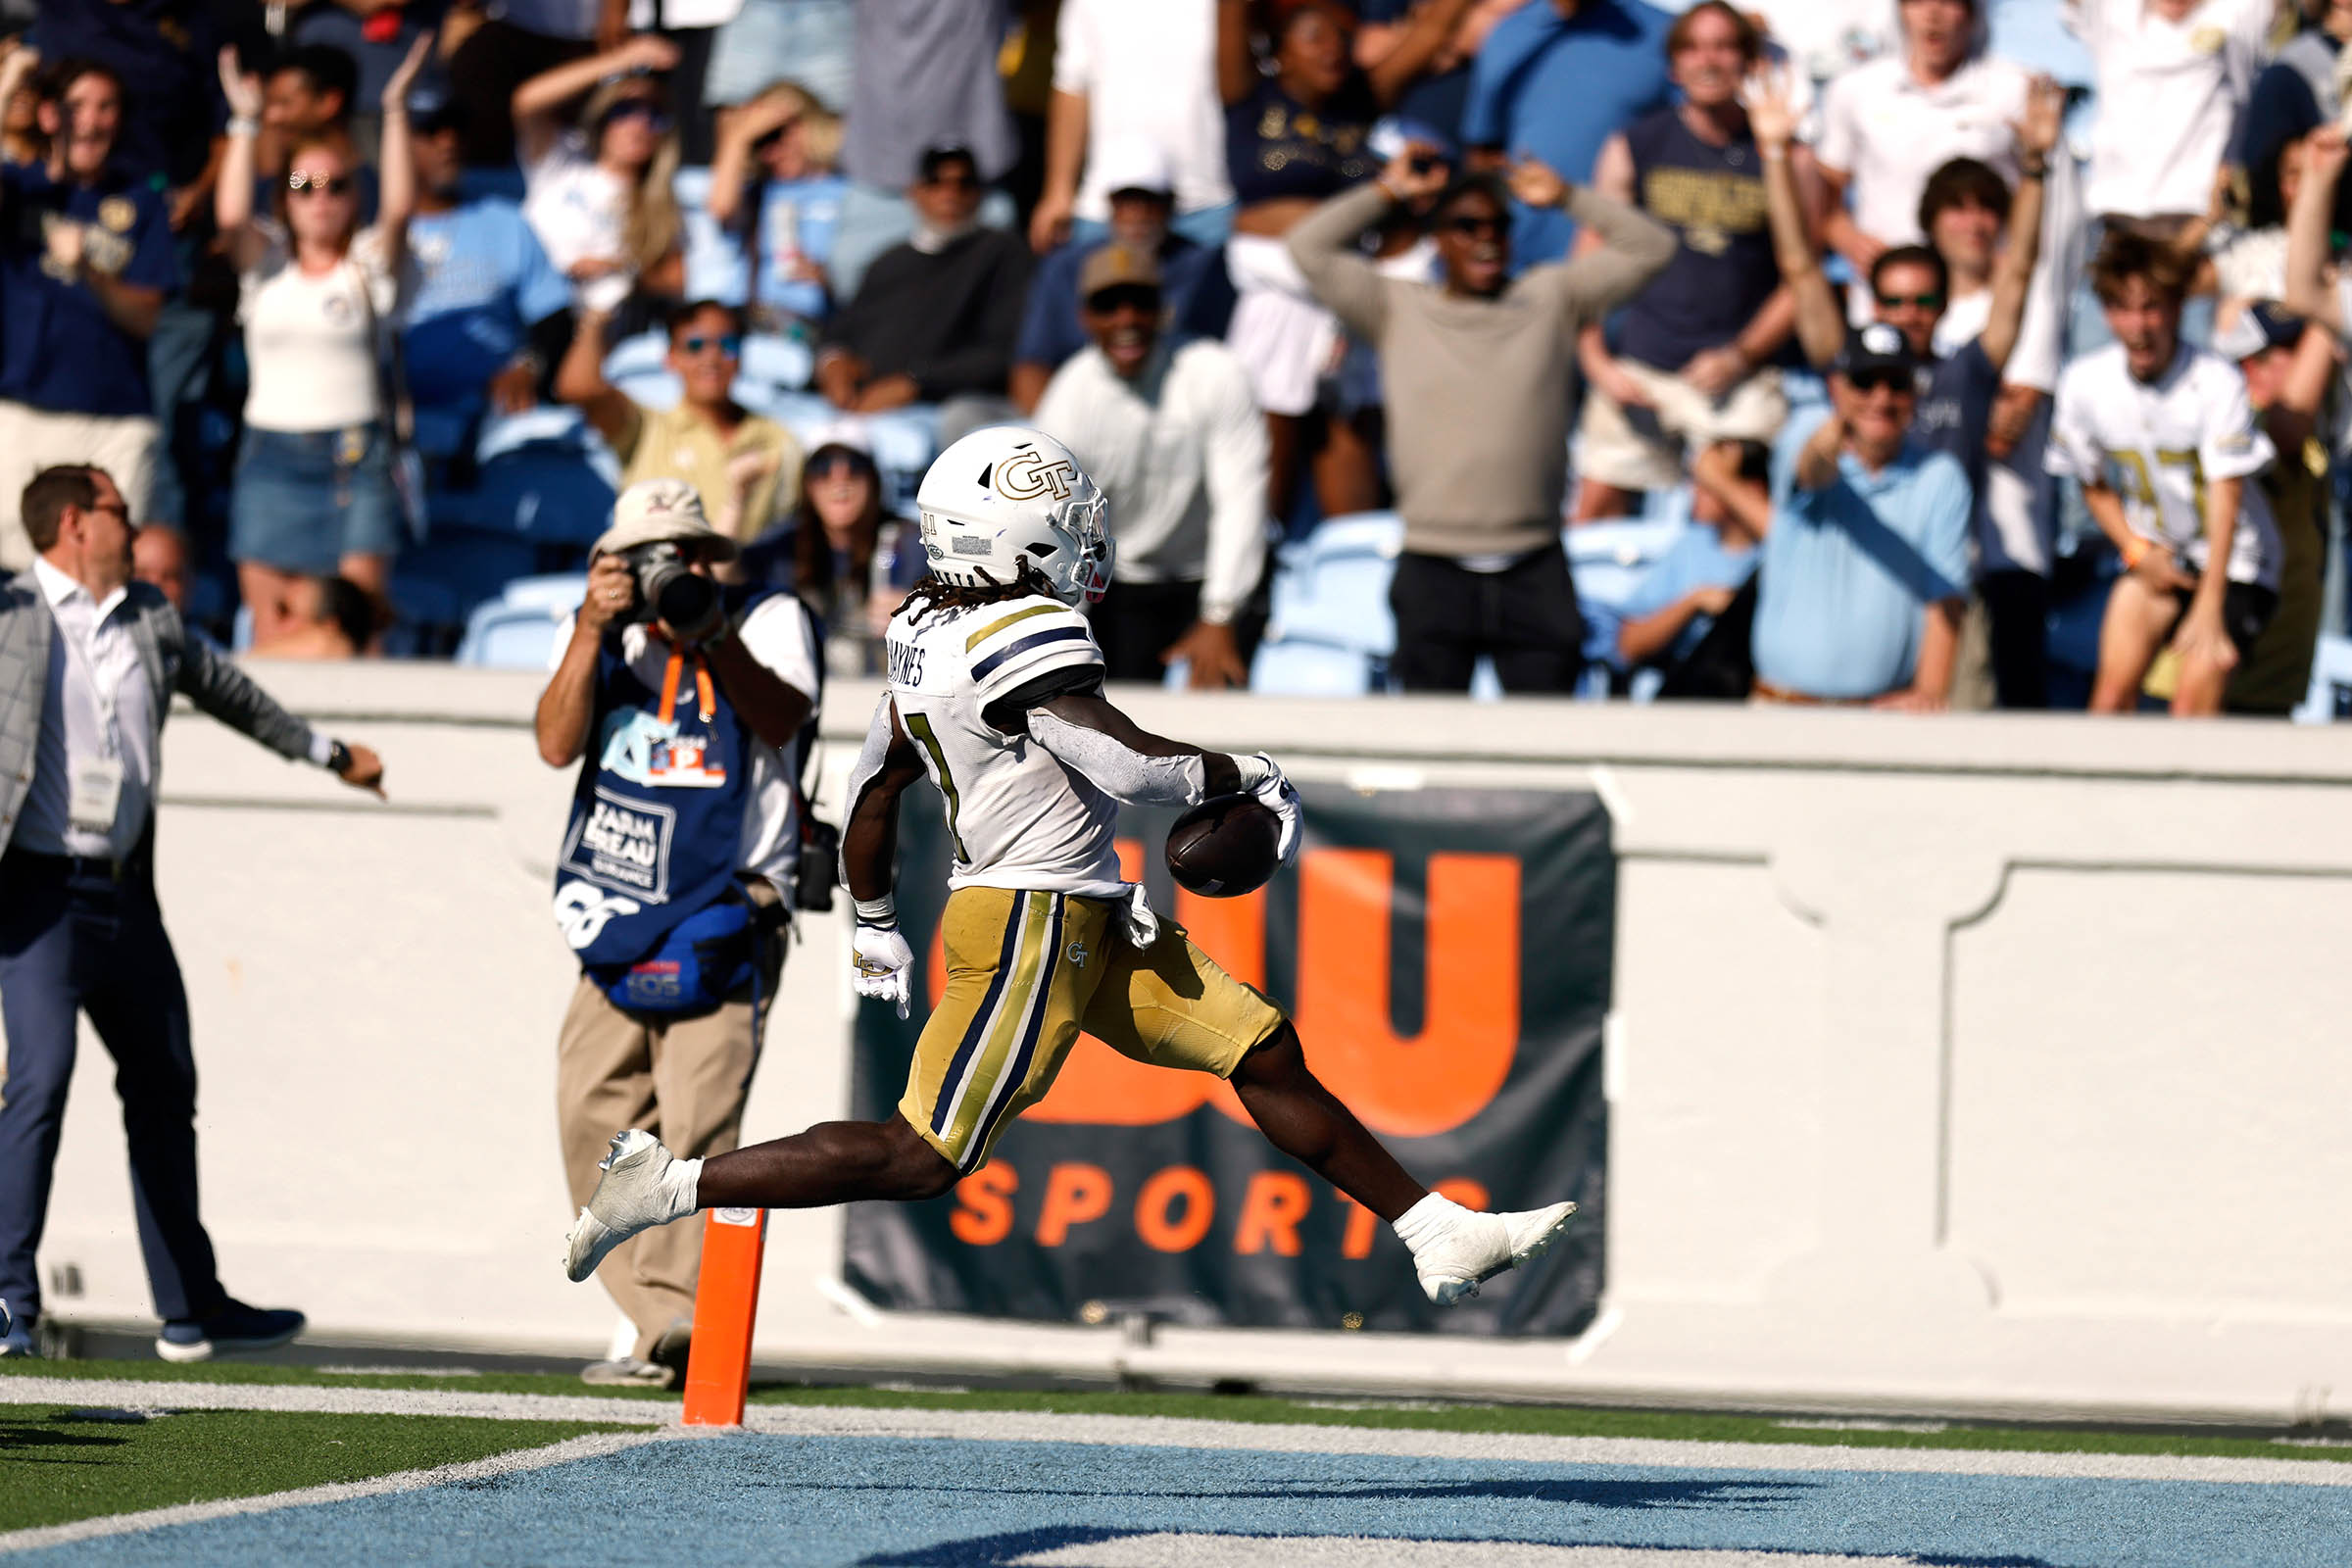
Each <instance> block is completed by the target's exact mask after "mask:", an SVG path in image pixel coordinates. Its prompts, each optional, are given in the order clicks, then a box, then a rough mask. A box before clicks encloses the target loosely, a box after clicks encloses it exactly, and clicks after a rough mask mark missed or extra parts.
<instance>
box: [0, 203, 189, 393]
mask: <svg viewBox="0 0 2352 1568" xmlns="http://www.w3.org/2000/svg"><path fill="white" fill-rule="evenodd" d="M0 212H4V214H5V216H4V218H0V398H6V399H7V400H9V401H10V402H12V403H24V404H28V405H30V406H31V407H33V408H36V409H43V410H47V411H48V412H50V413H53V414H95V415H102V416H106V417H123V416H126V415H147V414H153V413H154V412H155V400H154V398H153V397H152V396H151V395H150V394H149V392H148V389H147V344H146V343H145V341H144V340H142V339H139V338H135V337H132V336H131V335H130V334H129V333H127V332H125V331H123V329H122V328H121V327H120V326H117V325H116V324H115V322H114V319H113V318H111V317H109V316H108V315H107V314H106V308H105V307H104V306H103V305H101V304H99V303H98V296H97V295H96V294H95V293H93V292H92V291H91V289H90V286H89V285H88V284H87V283H85V282H80V281H74V280H69V279H67V278H63V277H60V276H58V275H57V270H56V269H55V268H54V267H53V266H52V265H51V263H50V260H49V253H48V248H47V244H46V242H45V241H44V239H43V237H42V236H43V233H44V231H45V227H46V225H47V223H48V222H50V221H54V218H67V219H73V220H77V221H81V222H83V223H86V224H88V225H89V227H90V229H91V235H90V237H89V239H88V240H87V241H85V244H84V254H85V256H89V255H91V254H93V253H94V252H95V251H98V250H104V249H108V248H112V247H111V246H110V244H109V242H110V241H112V242H115V243H116V244H119V245H121V246H125V247H127V251H128V254H127V256H126V258H125V259H124V261H123V266H122V268H121V269H120V270H119V271H117V273H116V275H117V276H118V277H119V278H121V279H122V281H123V282H125V283H131V284H135V285H137V286H139V287H142V288H154V289H162V290H163V291H164V292H166V293H167V294H169V293H170V292H171V291H172V289H173V288H175V287H176V286H178V283H179V262H178V259H177V257H176V256H175V255H174V253H173V250H172V221H171V217H170V215H169V214H168V213H166V212H165V210H164V203H163V198H162V197H160V196H158V195H156V194H155V192H154V191H153V190H151V189H149V188H148V187H147V186H146V185H145V184H143V183H133V182H132V181H131V180H129V179H128V178H126V177H124V176H123V175H121V174H118V173H115V172H111V171H110V172H108V173H107V174H106V175H104V176H102V177H101V178H100V179H99V180H98V181H97V182H96V183H95V184H90V185H77V184H61V183H59V182H58V181H56V180H53V179H51V178H50V177H49V171H48V169H47V167H46V166H44V165H39V164H9V165H7V166H5V167H0Z"/></svg>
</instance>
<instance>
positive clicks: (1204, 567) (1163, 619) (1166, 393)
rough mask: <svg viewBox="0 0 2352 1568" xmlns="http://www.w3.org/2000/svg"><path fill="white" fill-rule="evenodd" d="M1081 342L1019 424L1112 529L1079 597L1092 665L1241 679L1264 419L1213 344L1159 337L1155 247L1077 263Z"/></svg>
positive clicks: (1144, 676)
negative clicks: (1045, 441) (1054, 451)
mask: <svg viewBox="0 0 2352 1568" xmlns="http://www.w3.org/2000/svg"><path fill="white" fill-rule="evenodd" d="M1078 297H1079V300H1080V303H1081V310H1080V318H1081V319H1082V320H1083V321H1084V322H1085V325H1086V330H1087V335H1088V336H1089V337H1091V338H1093V339H1094V340H1095V341H1094V346H1093V347H1092V348H1088V349H1084V350H1081V351H1080V352H1079V353H1078V354H1077V355H1075V356H1073V357H1072V358H1071V359H1070V360H1069V361H1068V362H1067V363H1065V364H1064V365H1063V366H1062V367H1061V368H1060V369H1059V370H1056V371H1055V372H1054V379H1053V380H1052V381H1050V382H1048V383H1047V385H1046V393H1045V396H1044V397H1043V398H1041V399H1040V400H1039V401H1038V405H1037V413H1036V415H1035V416H1034V417H1033V420H1032V422H1033V423H1035V424H1036V426H1037V427H1038V428H1039V429H1041V430H1043V431H1045V432H1046V433H1047V434H1049V435H1051V436H1053V437H1054V438H1055V439H1056V440H1058V441H1060V442H1061V443H1062V445H1064V446H1066V447H1068V448H1069V449H1070V451H1071V452H1073V453H1074V454H1076V455H1077V458H1078V461H1079V462H1080V463H1081V464H1082V465H1084V466H1085V467H1086V471H1087V472H1088V473H1090V474H1092V475H1094V478H1095V482H1096V483H1097V484H1099V485H1101V486H1102V487H1103V494H1104V495H1105V496H1107V497H1109V499H1110V523H1109V525H1110V533H1111V537H1112V538H1113V539H1115V540H1116V541H1117V542H1118V554H1117V556H1116V558H1115V564H1114V565H1113V567H1112V580H1111V585H1110V591H1109V592H1108V593H1106V594H1104V595H1103V602H1102V603H1101V604H1100V605H1097V606H1096V607H1095V611H1094V616H1093V619H1094V625H1095V638H1096V640H1097V641H1098V642H1100V643H1101V644H1102V646H1103V662H1104V673H1105V678H1107V679H1110V680H1142V681H1156V680H1158V679H1159V678H1160V676H1161V674H1162V672H1163V670H1164V668H1165V666H1166V665H1169V664H1172V663H1174V662H1177V661H1178V660H1184V661H1186V662H1188V665H1189V679H1190V681H1191V683H1192V685H1194V686H1195V687H1197V688H1212V689H1213V688H1216V687H1222V686H1246V685H1248V684H1249V681H1250V657H1249V656H1250V647H1249V646H1248V645H1250V644H1253V643H1254V642H1255V641H1256V638H1255V635H1254V630H1255V627H1254V624H1245V622H1250V623H1254V622H1255V621H1256V620H1257V617H1255V616H1251V615H1249V614H1248V613H1247V607H1248V604H1249V600H1250V593H1251V591H1252V590H1253V589H1255V588H1256V586H1257V579H1258V575H1259V573H1260V572H1261V571H1262V570H1263V569H1264V567H1265V556H1266V421H1265V419H1264V418H1263V417H1261V416H1260V415H1259V413H1258V409H1257V405H1256V403H1255V401H1254V400H1253V399H1252V398H1251V397H1250V377H1249V373H1248V372H1247V371H1246V370H1245V369H1243V368H1242V363H1241V361H1240V360H1238V359H1236V358H1235V357H1234V354H1233V351H1232V350H1230V349H1228V348H1227V347H1226V346H1225V345H1224V344H1222V343H1218V342H1213V341H1210V340H1208V339H1205V338H1199V339H1191V340H1178V339H1175V338H1163V336H1162V334H1161V329H1160V313H1161V305H1162V300H1163V294H1162V290H1161V287H1160V271H1159V262H1158V260H1157V259H1156V258H1155V257H1152V256H1150V255H1147V254H1145V253H1143V252H1139V251H1131V250H1126V249H1124V248H1122V247H1119V246H1116V245H1113V246H1107V247H1105V248H1103V250H1100V251H1097V252H1096V253H1095V254H1094V255H1092V256H1090V257H1088V258H1087V262H1086V267H1085V270H1083V271H1082V272H1081V273H1080V274H1079V279H1078Z"/></svg>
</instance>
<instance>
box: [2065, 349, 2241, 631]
mask: <svg viewBox="0 0 2352 1568" xmlns="http://www.w3.org/2000/svg"><path fill="white" fill-rule="evenodd" d="M2277 457H2278V453H2277V451H2276V450H2275V449H2274V448H2273V447H2272V445H2271V438H2270V437H2269V436H2268V435H2266V434H2264V433H2263V428H2262V425H2261V424H2260V423H2259V422H2258V421H2257V420H2256V419H2255V417H2254V407H2253V404H2252V403H2251V402H2250V401H2249V400H2248V399H2247V396H2246V380H2245V377H2244V376H2243V375H2241V374H2239V373H2238V368H2237V367H2236V366H2234V365H2231V364H2230V363H2229V361H2228V360H2225V359H2222V358H2221V357H2220V356H2218V355H2214V354H2209V353H2207V352H2205V351H2204V350H2202V349H2196V348H2191V347H2190V346H2189V345H2187V344H2185V343H2183V344H2182V345H2180V351H2179V352H2178V353H2177V354H2175V355H2174V357H2173V363H2172V364H2171V365H2170V366H2169V367H2167V368H2166V369H2165V372H2164V373H2163V374H2162V375H2160V376H2158V377H2157V378H2156V379H2155V380H2153V381H2142V380H2140V379H2139V378H2138V377H2136V376H2134V375H2133V374H2132V373H2131V365H2130V362H2129V361H2128V360H2127V359H2126V358H2125V355H2124V346H2123V345H2122V344H2121V343H2110V344H2108V345H2107V346H2106V347H2105V348H2101V349H2096V350H2093V351H2092V352H2091V353H2089V354H2086V355H2084V356H2083V357H2082V358H2081V359H2079V360H2077V361H2075V362H2074V363H2073V364H2072V365H2069V366H2068V367H2067V368H2066V369H2065V370H2064V371H2063V372H2062V373H2061V374H2060V376H2059V378H2058V397H2057V405H2056V409H2055V411H2054V412H2053V414H2052V415H2051V418H2050V444H2049V451H2048V456H2047V459H2046V464H2047V466H2048V467H2049V470H2050V471H2051V472H2052V473H2056V474H2071V475H2072V476H2074V477H2075V478H2077V479H2080V480H2082V482H2083V483H2085V484H2093V483H2103V484H2105V485H2107V486H2109V487H2110V488H2112V489H2113V490H2114V491H2115V492H2116V494H2117V495H2118V496H2120V497H2121V498H2122V499H2123V503H2124V518H2125V520H2126V521H2127V522H2129V523H2130V524H2131V531H2132V532H2133V533H2135V534H2138V535H2139V536H2140V537H2141V538H2143V539H2148V540H2152V541H2154V542H2155V543H2157V544H2161V545H2163V546H2165V547H2166V548H2167V549H2169V550H2171V551H2172V552H2173V554H2174V555H2175V556H2176V557H2178V558H2179V559H2180V560H2181V561H2182V562H2184V563H2185V564H2187V566H2188V567H2189V569H2191V570H2193V571H2199V572H2201V571H2203V570H2204V569H2205V568H2206V565H2207V564H2208V563H2207V559H2206V558H2207V557H2208V555H2209V554H2210V553H2211V552H2210V551H2209V549H2208V548H2207V546H2208V541H2207V539H2206V537H2205V522H2206V517H2205V500H2206V498H2205V488H2206V486H2207V485H2208V484H2209V483H2211V482H2212V481H2213V480H2215V479H2245V480H2248V481H2251V480H2252V479H2253V477H2254V476H2255V475H2257V474H2259V473H2261V472H2262V470H2263V469H2265V468H2267V467H2269V466H2271V464H2272V463H2273V462H2274V461H2275V460H2276V459H2277ZM2279 559H2280V550H2279V543H2278V522H2277V521H2276V519H2274V518H2273V516H2272V515H2271V504H2270V499H2269V497H2268V496H2266V495H2265V494H2264V493H2263V489H2262V486H2261V485H2259V484H2255V483H2252V482H2249V483H2247V484H2246V485H2245V487H2244V488H2243V490H2242V491H2241V492H2240V496H2239V500H2238V510H2237V527H2236V530H2235V532H2234V533H2233V534H2232V535H2231V536H2230V540H2229V560H2228V561H2226V562H2223V563H2222V567H2223V569H2224V570H2225V571H2226V572H2227V573H2228V574H2229V580H2230V581H2231V582H2250V583H2256V584H2259V585H2261V586H2262V587H2265V588H2272V589H2276V588H2277V587H2278V563H2279Z"/></svg>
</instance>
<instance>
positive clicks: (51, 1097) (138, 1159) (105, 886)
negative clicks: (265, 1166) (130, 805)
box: [0, 851, 226, 1319]
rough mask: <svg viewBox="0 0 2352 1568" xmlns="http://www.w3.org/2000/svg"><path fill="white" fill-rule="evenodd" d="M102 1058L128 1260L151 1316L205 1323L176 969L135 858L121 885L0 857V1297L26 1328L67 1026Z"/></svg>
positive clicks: (36, 861)
mask: <svg viewBox="0 0 2352 1568" xmlns="http://www.w3.org/2000/svg"><path fill="white" fill-rule="evenodd" d="M77 1012H86V1013H88V1014H89V1015H90V1023H91V1025H92V1026H93V1027H94V1028H95V1029H96V1030H97V1031H98V1038H99V1039H100V1040H102V1041H104V1042H105V1044H106V1049H107V1051H108V1053H109V1054H112V1055H113V1056H114V1058H115V1093H116V1094H117V1095H119V1096H121V1097H122V1101H123V1133H124V1135H125V1137H126V1138H127V1139H128V1141H129V1145H130V1185H131V1195H132V1199H133V1203H134V1206H135V1207H136V1210H137V1213H138V1225H139V1248H140V1250H141V1251H142V1252H143V1253H145V1255H146V1259H147V1281H148V1285H149V1287H150V1288H151V1289H152V1290H153V1292H154V1294H155V1310H156V1315H157V1316H159V1317H162V1318H165V1319H173V1318H204V1317H209V1316H211V1315H212V1314H213V1313H215V1312H217V1311H219V1310H220V1309H221V1303H222V1302H223V1301H224V1300H225V1299H226V1298H225V1296H224V1295H223V1294H222V1292H221V1282H220V1280H219V1278H218V1277H217V1276H216V1274H215V1272H214V1266H213V1244H212V1239H211V1238H210V1237H208V1236H206V1235H205V1233H204V1224H203V1222H202V1221H201V1220H200V1219H198V1218H197V1212H196V1057H195V1054H194V1053H193V1051H192V1050H191V1049H190V1046H189V1042H188V999H187V993H186V991H185V990H184V989H182V987H181V985H180V982H179V960H178V959H177V958H175V957H174V956H172V940H171V938H169V937H167V936H166V935H165V934H164V919H163V912H162V910H160V909H159V908H158V907H156V902H155V880H154V875H153V872H152V870H151V867H150V864H149V862H148V861H147V859H146V858H145V857H144V856H142V857H140V858H137V859H135V860H133V861H132V862H131V863H130V865H129V866H128V867H126V868H125V870H124V872H123V876H122V879H121V880H119V881H118V880H117V879H116V878H115V877H113V876H111V875H109V874H108V872H107V870H106V869H105V868H104V867H103V866H93V865H91V864H90V863H89V862H86V861H85V862H75V861H69V860H65V859H62V858H54V857H49V856H39V855H29V854H26V853H24V852H22V851H12V852H10V853H8V854H7V855H5V856H0V1033H4V1034H5V1036H6V1038H7V1045H8V1077H7V1079H6V1081H5V1082H0V1299H6V1300H7V1302H8V1303H9V1306H10V1307H11V1308H12V1309H13V1310H15V1311H17V1312H20V1313H26V1314H33V1313H38V1312H39V1310H40V1303H41V1282H40V1277H39V1275H38V1274H37V1273H36V1272H35V1270H34V1266H33V1253H34V1251H35V1250H37V1249H38V1248H39V1246H40V1243H41V1228H42V1224H43V1222H44V1221H45V1220H46V1218H47V1215H48V1208H49V1186H50V1177H51V1172H52V1170H53V1168H54V1167H55V1165H56V1163H57V1142H58V1135H59V1132H60V1130H61V1129H62V1128H63V1126H64V1124H65V1114H66V1089H67V1086H68V1085H69V1084H70V1083H71V1082H72V1081H73V1053H74V1039H75V1033H74V1031H75V1017H74V1015H75V1014H76V1013H77Z"/></svg>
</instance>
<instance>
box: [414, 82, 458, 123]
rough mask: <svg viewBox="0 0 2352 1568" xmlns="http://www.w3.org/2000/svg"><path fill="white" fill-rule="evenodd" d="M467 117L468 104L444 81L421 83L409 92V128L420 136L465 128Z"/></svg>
mask: <svg viewBox="0 0 2352 1568" xmlns="http://www.w3.org/2000/svg"><path fill="white" fill-rule="evenodd" d="M466 119H467V116H466V105H465V104H464V103H463V102H461V101H460V100H459V98H458V95H457V94H456V93H454V92H452V91H450V90H449V88H448V86H447V85H445V84H443V83H440V82H425V83H421V84H419V85H418V86H417V87H415V88H412V89H411V90H410V92H409V128H410V129H411V130H413V131H415V132H416V133H417V135H419V136H430V135H432V134H433V133H434V132H436V131H440V130H448V129H455V130H464V129H465V128H466Z"/></svg>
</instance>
